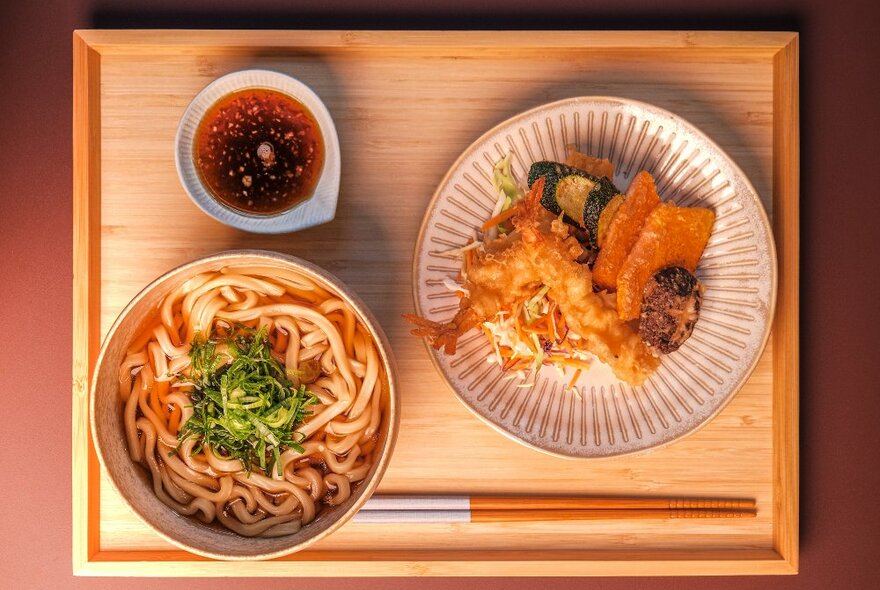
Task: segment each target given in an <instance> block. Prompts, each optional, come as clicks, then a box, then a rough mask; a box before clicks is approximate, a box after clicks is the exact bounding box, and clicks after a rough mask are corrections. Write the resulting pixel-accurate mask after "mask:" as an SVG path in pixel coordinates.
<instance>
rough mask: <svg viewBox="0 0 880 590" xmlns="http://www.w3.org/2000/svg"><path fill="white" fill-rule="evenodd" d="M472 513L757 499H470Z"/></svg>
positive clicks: (677, 506)
mask: <svg viewBox="0 0 880 590" xmlns="http://www.w3.org/2000/svg"><path fill="white" fill-rule="evenodd" d="M470 505H471V510H554V509H565V510H611V509H638V508H648V509H666V510H691V509H720V510H751V509H754V508H755V501H754V500H745V499H722V498H614V497H579V496H575V497H553V496H549V497H529V496H471V498H470Z"/></svg>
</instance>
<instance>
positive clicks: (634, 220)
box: [593, 170, 660, 291]
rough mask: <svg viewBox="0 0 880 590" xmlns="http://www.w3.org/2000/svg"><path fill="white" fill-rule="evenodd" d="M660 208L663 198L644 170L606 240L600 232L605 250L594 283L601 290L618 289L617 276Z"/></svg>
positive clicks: (615, 215)
mask: <svg viewBox="0 0 880 590" xmlns="http://www.w3.org/2000/svg"><path fill="white" fill-rule="evenodd" d="M659 204H660V197H659V195H657V188H656V187H655V186H654V179H653V178H652V177H651V174H650V173H648V172H646V171H644V170H643V171H641V172H639V173H638V174H637V175H636V177H635V178H634V179H633V181H632V183H630V185H629V189H628V190H627V192H626V198H625V199H624V200H623V202H622V203H620V206H619V207H618V208H617V210H616V211H614V217H613V218H612V219H611V221H610V223H609V224H608V231H607V232H606V234H605V235H604V236H602V233H601V231H600V238H602V239H601V240H600V242H599V246H600V248H601V250H600V251H599V255H598V256H597V257H596V264H595V265H594V266H593V282H594V283H596V284H597V285H598V286H599V287H601V288H603V289H608V290H611V291H613V290H614V289H616V288H617V275H618V274H619V273H620V269H621V268H622V267H623V263H624V262H625V261H626V257H627V255H629V252H630V250H632V247H633V246H634V245H635V243H636V240H638V239H639V233H640V232H641V231H642V227H643V226H644V225H645V220H646V219H647V218H648V215H649V214H650V213H651V211H652V210H653V209H654V207H656V206H657V205H659ZM610 208H611V207H610V204H609V209H610ZM604 215H605V214H604V213H603V216H604Z"/></svg>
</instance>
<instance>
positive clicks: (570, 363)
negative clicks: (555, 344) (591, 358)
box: [558, 358, 592, 369]
mask: <svg viewBox="0 0 880 590" xmlns="http://www.w3.org/2000/svg"><path fill="white" fill-rule="evenodd" d="M558 362H559V364H560V365H563V366H566V367H572V368H576V369H589V368H590V367H591V366H592V365H590V363H589V362H588V361H584V360H581V359H575V358H561V359H559V361H558Z"/></svg>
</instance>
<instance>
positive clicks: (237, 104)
mask: <svg viewBox="0 0 880 590" xmlns="http://www.w3.org/2000/svg"><path fill="white" fill-rule="evenodd" d="M194 149H195V154H194V157H195V163H196V168H197V169H198V171H199V174H200V176H201V177H202V181H203V182H204V183H205V186H206V187H207V188H208V190H209V192H210V193H211V194H212V195H213V196H214V197H215V198H216V199H217V200H218V201H220V202H221V203H223V204H224V205H226V206H228V207H231V208H233V209H236V210H238V211H243V212H246V213H254V214H258V215H271V214H275V213H280V212H282V211H285V210H287V209H290V208H291V207H293V206H294V205H296V204H298V203H300V202H301V201H304V200H305V199H307V198H309V197H310V196H312V193H313V192H314V190H315V185H316V184H317V182H318V179H319V178H320V176H321V170H322V168H323V166H324V141H323V138H322V136H321V130H320V128H319V127H318V123H317V121H315V117H314V115H312V113H311V112H310V111H309V110H308V108H306V107H305V105H303V104H302V103H300V102H299V101H297V100H296V99H294V98H292V97H290V96H288V95H286V94H282V93H280V92H276V91H274V90H267V89H262V88H249V89H246V90H240V91H238V92H234V93H232V94H229V95H228V96H225V97H223V98H221V99H220V100H219V101H217V103H216V104H214V105H213V106H212V107H211V108H210V109H208V111H207V112H206V113H205V116H204V117H203V118H202V121H201V123H200V124H199V129H198V131H197V133H196V141H195V148H194Z"/></svg>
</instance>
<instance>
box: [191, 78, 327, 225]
mask: <svg viewBox="0 0 880 590" xmlns="http://www.w3.org/2000/svg"><path fill="white" fill-rule="evenodd" d="M255 78H256V79H259V80H260V81H259V82H255V81H254V79H255ZM218 86H219V87H225V90H224V92H223V94H222V95H221V97H222V96H225V95H227V94H231V93H234V92H239V91H242V90H247V89H259V88H262V89H268V90H274V91H275V92H279V93H281V94H284V95H286V96H289V97H290V98H293V99H295V100H297V101H299V102H301V103H302V104H303V105H304V106H305V107H306V108H307V109H308V110H309V111H311V113H312V115H313V116H314V118H315V121H316V122H317V123H318V127H319V128H320V130H321V135H322V137H323V140H324V164H323V168H322V170H321V175H320V176H319V178H318V181H317V182H316V183H315V187H314V189H313V191H312V194H311V195H310V196H309V197H308V198H306V199H303V200H302V201H300V202H299V203H297V204H296V205H294V206H293V207H290V208H289V209H285V210H283V211H280V212H277V213H273V214H270V215H254V214H249V213H246V212H242V211H238V210H236V209H233V208H231V207H229V206H227V205H224V204H222V203H220V201H218V200H217V199H216V198H214V196H213V195H211V192H210V191H209V190H208V189H207V187H205V185H204V183H203V182H202V181H201V178H200V176H199V172H198V170H197V169H196V167H195V164H194V162H193V157H192V149H193V144H194V143H195V137H194V135H195V132H188V131H187V130H188V129H190V128H192V127H194V128H195V129H196V130H198V126H199V124H200V123H201V120H202V117H203V116H204V115H205V112H206V111H207V110H208V109H210V108H211V107H212V106H213V105H214V104H215V103H216V102H217V100H219V97H215V98H211V95H212V94H213V93H214V92H215V89H216V88H217V87H218ZM341 161H342V157H341V152H340V147H339V136H338V134H337V131H336V124H335V123H334V121H333V117H332V116H331V115H330V111H329V110H328V109H327V106H326V105H325V104H324V101H322V100H321V98H320V97H319V96H318V95H317V93H315V91H314V90H312V89H311V88H310V87H309V86H308V85H307V84H305V83H304V82H302V81H301V80H299V79H297V78H295V77H293V76H291V75H289V74H285V73H284V72H279V71H276V70H270V69H264V68H250V69H245V70H236V71H234V72H230V73H228V74H224V75H223V76H220V77H219V78H216V79H214V80H212V81H211V82H210V83H208V84H207V85H206V86H205V87H204V88H202V89H201V90H200V91H199V92H198V93H197V94H196V95H195V96H194V97H193V98H192V100H191V101H190V102H189V104H188V105H187V107H186V109H185V110H184V111H183V114H182V115H181V116H180V120H179V122H178V124H177V129H176V131H175V135H174V164H175V168H176V170H177V177H178V179H179V180H180V184H181V186H182V187H183V189H184V191H185V192H186V194H187V195H188V196H189V198H190V199H191V200H192V202H193V203H195V204H196V206H197V207H198V208H199V209H201V210H202V211H203V212H204V213H206V214H208V215H209V216H210V217H212V218H214V219H216V220H217V221H219V222H220V223H223V224H225V225H228V226H230V227H234V228H236V229H240V230H244V231H248V232H252V233H263V234H279V233H289V232H293V231H297V230H301V229H305V228H307V227H311V226H313V225H319V224H321V223H326V222H328V221H330V220H332V219H333V218H334V217H335V216H336V205H337V202H338V200H339V185H340V177H341V169H342V168H341Z"/></svg>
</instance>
